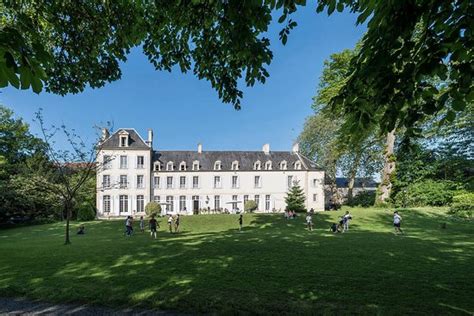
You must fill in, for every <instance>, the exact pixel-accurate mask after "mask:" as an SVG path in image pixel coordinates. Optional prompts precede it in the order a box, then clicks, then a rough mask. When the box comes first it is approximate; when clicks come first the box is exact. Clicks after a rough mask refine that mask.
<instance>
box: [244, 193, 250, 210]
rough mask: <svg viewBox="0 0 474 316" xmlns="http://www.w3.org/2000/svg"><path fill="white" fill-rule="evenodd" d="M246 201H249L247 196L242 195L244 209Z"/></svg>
mask: <svg viewBox="0 0 474 316" xmlns="http://www.w3.org/2000/svg"><path fill="white" fill-rule="evenodd" d="M248 200H249V196H248V195H244V207H245V203H247V201H248Z"/></svg>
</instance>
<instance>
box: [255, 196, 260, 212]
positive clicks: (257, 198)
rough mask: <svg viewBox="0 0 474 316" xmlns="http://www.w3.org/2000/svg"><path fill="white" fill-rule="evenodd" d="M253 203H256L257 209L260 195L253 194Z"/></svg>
mask: <svg viewBox="0 0 474 316" xmlns="http://www.w3.org/2000/svg"><path fill="white" fill-rule="evenodd" d="M254 201H255V204H257V210H258V209H259V208H260V195H255V196H254Z"/></svg>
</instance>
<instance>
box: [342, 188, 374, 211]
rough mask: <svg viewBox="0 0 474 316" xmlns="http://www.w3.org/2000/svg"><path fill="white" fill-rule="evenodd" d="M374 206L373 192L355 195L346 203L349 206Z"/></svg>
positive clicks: (362, 192)
mask: <svg viewBox="0 0 474 316" xmlns="http://www.w3.org/2000/svg"><path fill="white" fill-rule="evenodd" d="M374 204H375V191H366V190H364V191H361V192H359V193H357V195H356V196H354V197H353V198H352V199H351V200H350V201H348V202H347V205H349V206H363V207H368V206H373V205H374Z"/></svg>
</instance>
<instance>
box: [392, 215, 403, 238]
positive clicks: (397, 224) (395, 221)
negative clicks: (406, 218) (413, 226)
mask: <svg viewBox="0 0 474 316" xmlns="http://www.w3.org/2000/svg"><path fill="white" fill-rule="evenodd" d="M401 222H402V217H401V216H400V215H399V214H398V211H395V212H394V213H393V226H394V227H395V233H402V234H403V231H402V229H401V228H400V224H401Z"/></svg>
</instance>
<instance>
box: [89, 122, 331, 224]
mask: <svg viewBox="0 0 474 316" xmlns="http://www.w3.org/2000/svg"><path fill="white" fill-rule="evenodd" d="M97 163H98V165H99V169H98V172H97V210H98V216H99V217H106V216H125V215H135V214H136V215H141V214H143V213H144V211H145V206H146V204H147V203H148V202H150V201H156V202H158V203H160V204H161V206H162V210H163V213H169V212H173V213H181V214H189V215H190V214H193V213H195V212H196V211H199V210H202V209H205V210H211V211H215V210H220V211H224V210H228V211H229V212H235V211H237V210H239V209H240V210H243V209H244V204H245V202H246V201H248V200H254V201H255V202H256V203H257V206H258V208H257V211H262V212H272V211H283V210H284V209H285V207H286V203H285V197H286V195H287V192H288V190H289V189H290V188H291V186H292V185H294V184H295V183H298V184H299V185H300V186H301V188H302V189H303V190H304V193H305V196H306V207H307V208H308V209H311V208H313V209H314V210H316V211H322V210H324V172H323V171H322V170H321V169H319V168H318V167H317V166H316V165H315V164H314V162H312V161H310V160H309V159H308V158H306V157H304V156H303V155H301V154H300V153H299V149H298V144H296V145H294V146H293V148H292V151H271V150H270V145H269V144H265V145H263V148H262V150H261V151H204V150H203V148H202V145H201V144H199V145H198V147H197V150H195V151H167V150H154V149H153V131H152V130H148V137H147V140H144V139H143V138H142V137H141V136H140V135H139V134H138V133H137V131H136V130H135V129H133V128H121V129H118V130H117V131H116V132H114V133H113V134H112V135H109V132H108V130H107V129H104V130H103V135H102V143H101V146H100V151H99V152H98V154H97Z"/></svg>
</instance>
